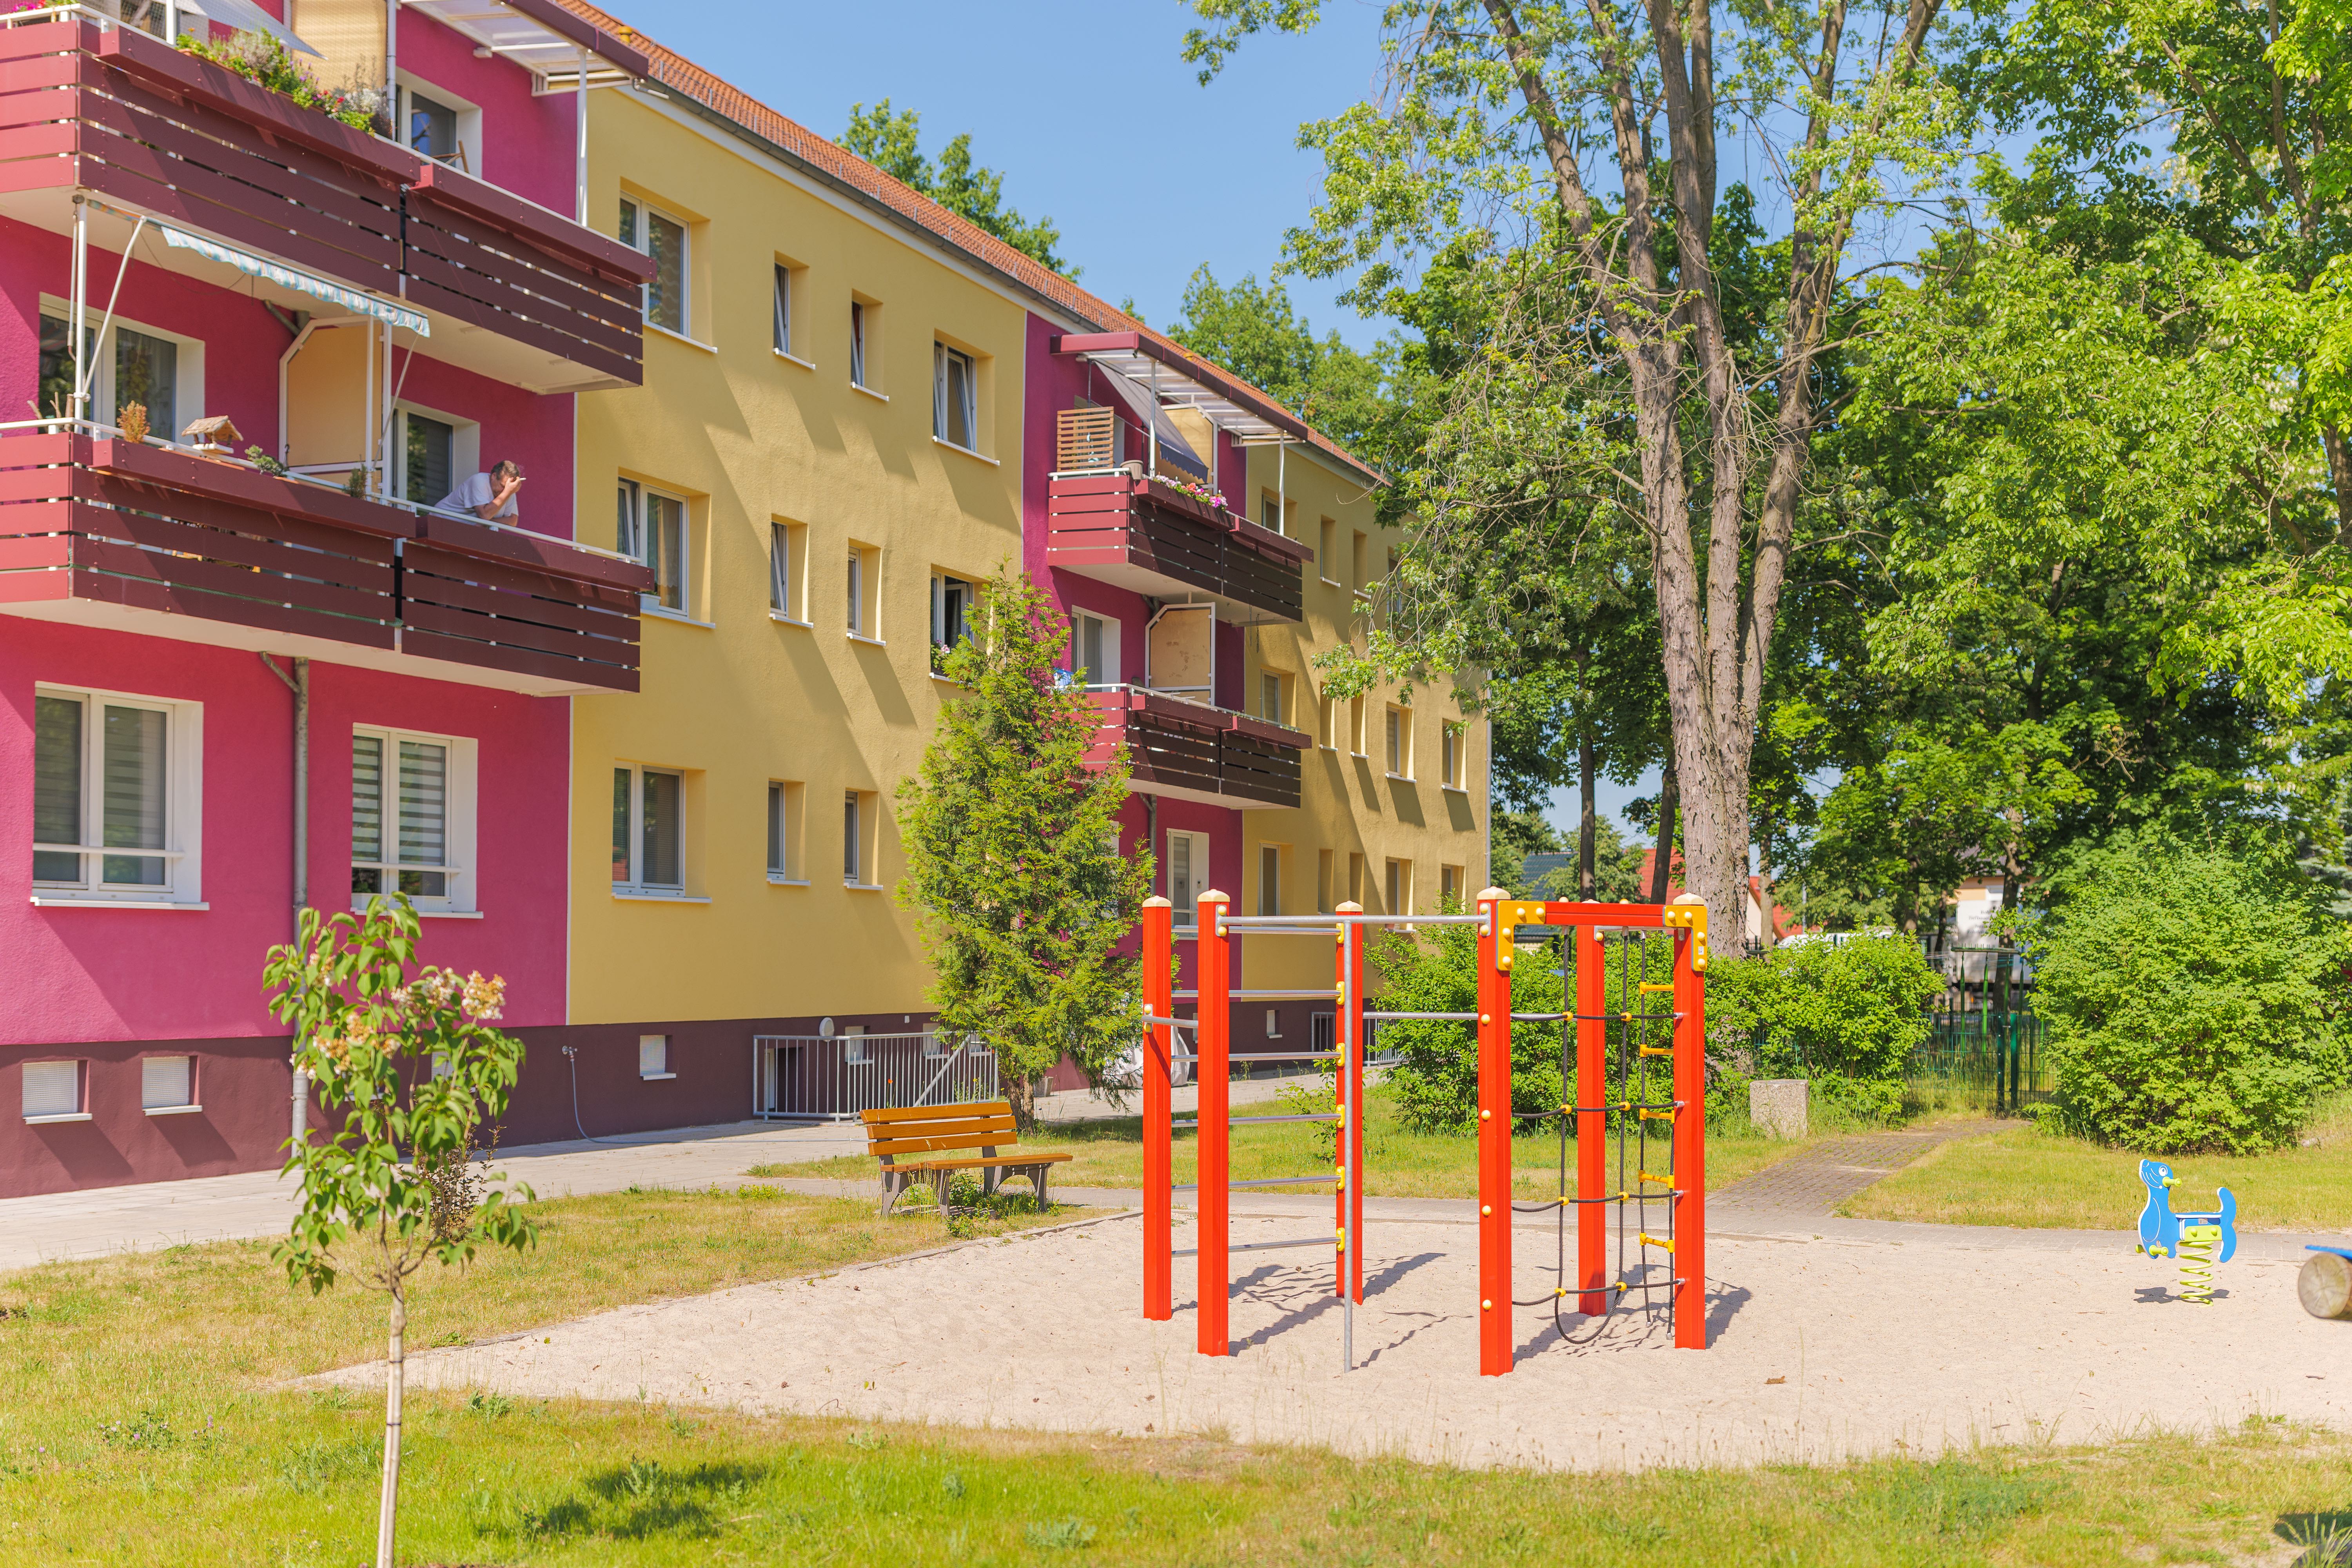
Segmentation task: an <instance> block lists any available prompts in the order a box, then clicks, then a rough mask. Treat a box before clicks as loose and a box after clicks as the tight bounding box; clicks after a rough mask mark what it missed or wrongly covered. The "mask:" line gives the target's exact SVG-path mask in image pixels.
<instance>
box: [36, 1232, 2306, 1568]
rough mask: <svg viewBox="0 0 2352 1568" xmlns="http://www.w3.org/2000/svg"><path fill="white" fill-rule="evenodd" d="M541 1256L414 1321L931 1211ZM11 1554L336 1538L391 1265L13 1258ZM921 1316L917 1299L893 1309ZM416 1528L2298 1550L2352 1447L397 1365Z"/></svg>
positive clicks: (1897, 1548) (371, 1506) (939, 1558)
mask: <svg viewBox="0 0 2352 1568" xmlns="http://www.w3.org/2000/svg"><path fill="white" fill-rule="evenodd" d="M538 1215H539V1218H540V1220H541V1226H542V1235H543V1237H544V1238H545V1239H544V1242H543V1244H542V1246H541V1249H540V1250H539V1251H537V1252H535V1253H531V1254H526V1255H522V1256H520V1257H511V1256H501V1257H498V1258H488V1259H486V1260H485V1261H484V1262H483V1263H482V1264H481V1265H479V1266H478V1267H477V1268H475V1269H474V1270H473V1271H472V1274H471V1276H470V1278H466V1279H457V1278H454V1277H453V1278H447V1279H444V1278H441V1277H438V1276H436V1275H434V1274H427V1275H424V1276H421V1277H420V1288H419V1289H418V1291H417V1295H416V1301H415V1308H414V1309H413V1312H412V1319H411V1329H412V1332H413V1333H414V1334H415V1336H416V1337H417V1339H418V1340H419V1341H420V1342H435V1341H437V1340H445V1339H449V1338H452V1337H455V1338H457V1339H465V1338H478V1337H481V1336H484V1335H487V1334H489V1333H494V1332H505V1331H515V1330H518V1329H524V1328H529V1327H530V1326H532V1325H534V1324H538V1323H541V1322H545V1321H549V1320H551V1319H554V1318H559V1317H570V1316H573V1315H576V1314H578V1313H581V1312H584V1311H588V1310H594V1309H596V1308H600V1307H605V1306H611V1305H614V1304H616V1303H619V1302H623V1301H630V1300H645V1299H647V1298H652V1297H659V1296H663V1295H670V1294H678V1293H683V1292H686V1291H690V1290H700V1289H710V1288H714V1287H721V1286H726V1285H730V1284H737V1283H742V1282H746V1281H749V1280H752V1279H767V1278H775V1277H779V1276H781V1275H783V1274H789V1273H796V1272H808V1271H812V1270H822V1269H825V1268H834V1267H838V1266H840V1265H841V1264H844V1263H846V1262H850V1261H854V1260H857V1259H861V1258H870V1257H880V1256H888V1255H890V1254H892V1253H894V1252H899V1251H905V1250H909V1249H913V1248H918V1247H922V1246H925V1245H927V1244H930V1243H934V1242H936V1241H937V1239H938V1237H939V1231H938V1228H937V1226H936V1225H935V1224H921V1223H908V1224H898V1223H892V1224H889V1225H881V1224H878V1223H877V1222H876V1221H875V1219H874V1217H873V1215H872V1214H871V1212H870V1210H869V1208H868V1207H867V1206H866V1205H863V1204H856V1203H847V1202H836V1201H827V1200H822V1199H813V1198H804V1197H795V1196H790V1195H785V1194H777V1193H774V1192H773V1191H772V1190H768V1191H763V1190H761V1189H758V1188H752V1189H748V1190H746V1191H744V1192H740V1193H731V1192H722V1191H716V1190H714V1191H709V1192H701V1193H658V1192H655V1193H638V1194H612V1195H609V1196H604V1197H595V1198H582V1199H564V1200H557V1201H551V1202H549V1203H546V1204H542V1205H539V1207H538ZM0 1303H5V1304H6V1305H7V1306H9V1307H10V1308H12V1309H14V1310H11V1311H10V1312H9V1313H8V1314H7V1315H6V1316H5V1319H0V1391H5V1394H0V1561H6V1562H10V1563H16V1562H22V1563H64V1562H73V1563H104V1564H125V1565H130V1564H137V1565H140V1568H149V1565H153V1568H182V1565H185V1568H199V1565H202V1568H211V1565H213V1564H215V1563H255V1564H266V1565H268V1568H313V1565H317V1568H325V1565H329V1564H333V1565H335V1568H344V1565H348V1564H351V1563H357V1562H362V1561H365V1560H366V1559H367V1556H368V1552H369V1549H370V1546H371V1544H372V1542H373V1529H374V1513H375V1486H376V1465H377V1460H378V1453H379V1450H378V1444H379V1442H380V1440H381V1422H382V1405H381V1401H380V1398H378V1397H377V1395H376V1394H374V1393H373V1392H372V1391H369V1392H354V1391H349V1390H342V1389H333V1390H324V1391H319V1392H315V1393H313V1392H307V1391H301V1392H298V1391H293V1390H289V1389H287V1388H286V1387H284V1385H283V1383H282V1380H283V1379H285V1378H288V1377H290V1376H294V1375H297V1374H299V1373H307V1372H314V1371H318V1370H321V1369H323V1368H326V1367H329V1366H333V1365H339V1364H344V1363H350V1362H353V1361H358V1360H362V1359H365V1358H368V1357H372V1356H374V1355H376V1354H378V1353H380V1351H381V1334H382V1317H381V1313H380V1311H379V1310H378V1308H379V1307H380V1300H379V1299H377V1298H375V1297H373V1296H371V1295H369V1294H367V1293H365V1292H362V1291H348V1292H346V1291H338V1292H335V1293H332V1294H330V1295H328V1296H326V1297H324V1298H321V1299H319V1300H311V1299H310V1298H309V1297H307V1296H296V1295H294V1294H293V1293H292V1292H290V1291H289V1290H288V1289H286V1287H285V1285H284V1283H283V1279H282V1277H281V1276H280V1275H279V1274H278V1272H277V1271H276V1270H275V1269H274V1268H272V1267H271V1265H270V1264H269V1262H268V1255H267V1248H266V1247H264V1246H262V1245H260V1244H257V1243H225V1244H218V1245H211V1246H205V1247H178V1248H173V1249H172V1250H170V1251H166V1252H159V1253H147V1254H140V1255H135V1256H130V1257H122V1258H106V1259H100V1260H96V1261H87V1262H74V1263H60V1264H52V1265H47V1266H45V1267H43V1268H36V1269H29V1270H25V1271H22V1272H19V1273H16V1274H12V1275H7V1276H0ZM908 1331H909V1332H910V1333H921V1332H929V1331H931V1330H930V1329H929V1328H928V1327H926V1326H925V1325H924V1324H922V1323H918V1322H915V1321H910V1322H909V1324H908ZM404 1468H405V1476H404V1486H403V1498H404V1510H403V1528H402V1542H403V1551H402V1561H403V1562H404V1563H473V1564H510V1563H511V1564H521V1563H531V1564H542V1565H547V1568H568V1565H573V1564H598V1565H604V1564H614V1565H622V1568H635V1565H640V1564H642V1565H647V1568H652V1565H662V1564H686V1563H694V1564H701V1563H727V1562H743V1563H869V1562H890V1563H901V1562H903V1563H945V1564H955V1565H957V1568H964V1565H970V1568H990V1565H994V1564H1013V1563H1058V1562H1062V1561H1065V1560H1069V1561H1073V1562H1076V1561H1086V1560H1092V1561H1099V1562H1106V1563H1141V1564H1160V1563H1166V1564H1178V1563H1229V1562H1251V1563H1271V1564H1298V1565H1300V1568H1307V1565H1310V1564H1311V1565H1314V1568H1326V1565H1329V1564H1369V1563H1393V1562H1403V1561H1412V1562H1416V1563H1428V1564H1433V1565H1450V1564H1505V1563H1528V1562H1540V1563H1547V1564H1552V1563H1557V1564H1560V1565H1562V1568H1580V1565H1583V1564H1592V1565H1595V1568H1602V1565H1605V1568H1622V1565H1623V1564H1625V1563H1628V1562H1633V1561H1640V1562H1642V1563H1659V1564H1673V1563H1767V1562H1771V1563H1790V1562H1794V1563H1805V1564H1809V1565H1812V1564H1825V1565H1829V1568H1845V1565H1854V1568H1863V1565H1868V1568H1877V1565H1889V1568H1892V1565H1906V1568H1907V1565H1913V1564H1917V1565H1922V1568H1924V1565H1927V1564H1939V1565H1940V1564H1969V1563H1994V1562H1998V1563H2047V1564H2053V1565H2060V1568H2065V1565H2073V1564H2092V1563H2114V1562H2117V1561H2127V1560H2137V1561H2147V1562H2159V1563H2162V1562H2235V1561H2241V1560H2243V1559H2246V1558H2253V1559H2256V1560H2259V1561H2264V1562H2269V1563H2278V1564H2284V1563H2286V1562H2288V1561H2290V1560H2292V1559H2293V1558H2294V1556H2295V1555H2296V1554H2297V1552H2299V1551H2301V1550H2303V1549H2304V1548H2305V1546H2306V1545H2308V1544H2310V1543H2313V1542H2324V1541H2326V1540H2329V1539H2332V1532H2333V1531H2334V1526H2335V1523H2336V1521H2342V1520H2344V1519H2345V1518H2346V1517H2347V1514H2346V1510H2347V1504H2352V1445H2347V1443H2346V1442H2345V1441H2344V1440H2343V1439H2342V1438H2340V1437H2336V1436H2328V1435H2325V1434H2320V1433H2315V1432H2307V1431H2303V1430H2299V1429H2294V1428H2289V1427H2287V1426H2284V1425H2281V1424H2278V1423H2273V1422H2259V1421H2258V1422H2252V1423H2249V1424H2248V1426H2246V1427H2245V1428H2244V1429H2242V1430H2241V1431H2239V1432H2236V1433H2233V1434H2231V1435H2229V1436H2224V1437H2221V1438H2217V1439H2211V1440H2207V1441H2202V1442H2199V1441H2191V1440H2189V1439H2187V1438H2179V1437H2158V1438H2150V1439H2146V1440H2140V1441H2135V1442H2131V1443H2127V1444H2123V1445H2119V1446H2116V1447H2110V1448H2106V1449H2083V1450H2048V1449H2045V1450H2033V1451H2015V1450H2009V1451H1995V1452H1987V1453H1981V1454H1974V1455H1969V1456H1965V1457H1961V1458H1951V1459H1946V1460H1942V1461H1938V1462H1936V1463H1932V1464H1923V1463H1914V1462H1906V1461H1896V1460H1888V1461H1879V1462H1873V1463H1867V1464H1857V1465H1847V1466H1841V1467H1835V1468H1820V1469H1814V1468H1795V1467H1790V1468H1768V1469H1759V1470H1725V1471H1664V1472H1657V1473H1653V1474H1649V1475H1643V1476H1632V1477H1627V1476H1545V1475H1536V1474H1528V1473H1520V1472H1495V1473H1481V1472H1465V1471H1457V1470H1449V1469H1444V1468H1435V1467H1427V1466H1417V1465H1412V1464H1407V1463H1403V1462H1401V1461H1377V1462H1371V1463H1362V1464H1358V1463H1351V1462H1349V1461H1347V1460H1344V1459H1341V1458H1336V1457H1333V1456H1331V1455H1329V1454H1326V1453H1320V1452H1317V1451H1313V1450H1307V1449H1289V1448H1266V1449H1247V1448H1242V1447H1236V1446H1234V1445H1231V1444H1226V1443H1222V1442H1215V1441H1209V1440H1205V1439H1196V1438H1189V1437H1181V1436H1180V1437H1169V1438H1142V1439H1129V1438H1115V1437H1096V1436H1067V1435H1047V1434H1037V1433H1023V1432H1013V1431H1001V1430H1000V1431H955V1432H945V1431H941V1430H940V1429H937V1428H925V1427H902V1426H874V1425H870V1424H864V1423H856V1422H845V1421H825V1420H817V1419H807V1418H786V1419H772V1418H761V1417H753V1416H745V1415H732V1414H728V1413H723V1412H710V1411H700V1410H691V1409H684V1408H670V1407H664V1406H660V1405H646V1404H642V1403H635V1402H629V1403H624V1404H621V1405H590V1404H586V1403H583V1402H577V1401H561V1400H559V1401H540V1400H531V1399H515V1398H510V1397H508V1396H504V1395H499V1394H488V1393H473V1394H462V1393H456V1392H451V1393H433V1394H412V1395H411V1398H410V1405H409V1410H408V1426H407V1439H406V1455H405V1459H404Z"/></svg>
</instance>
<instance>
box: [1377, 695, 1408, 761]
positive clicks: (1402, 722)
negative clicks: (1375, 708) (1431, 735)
mask: <svg viewBox="0 0 2352 1568" xmlns="http://www.w3.org/2000/svg"><path fill="white" fill-rule="evenodd" d="M1381 707H1382V710H1383V713H1384V715H1385V716H1384V717H1383V718H1382V719H1381V752H1382V756H1381V762H1382V763H1383V764H1384V765H1385V767H1386V768H1387V770H1388V776H1389V777H1391V778H1392V779H1406V780H1410V779H1411V778H1412V709H1410V708H1407V707H1406V706H1404V704H1402V703H1401V702H1389V703H1383V704H1382V705H1381Z"/></svg>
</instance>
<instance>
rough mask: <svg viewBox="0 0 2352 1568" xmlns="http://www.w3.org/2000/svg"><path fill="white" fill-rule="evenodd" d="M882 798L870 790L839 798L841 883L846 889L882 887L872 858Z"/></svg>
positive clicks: (847, 794)
mask: <svg viewBox="0 0 2352 1568" xmlns="http://www.w3.org/2000/svg"><path fill="white" fill-rule="evenodd" d="M880 800H881V796H879V795H876V794H874V793H873V792H872V791H871V790H855V789H853V790H845V791H843V792H842V796H841V880H842V884H843V885H844V886H845V887H851V888H874V887H879V886H880V885H881V880H880V878H881V869H882V868H880V867H879V866H877V865H876V864H875V863H874V862H875V855H874V838H875V829H876V827H877V826H878V825H879V818H880V816H881V813H880V810H879V803H880Z"/></svg>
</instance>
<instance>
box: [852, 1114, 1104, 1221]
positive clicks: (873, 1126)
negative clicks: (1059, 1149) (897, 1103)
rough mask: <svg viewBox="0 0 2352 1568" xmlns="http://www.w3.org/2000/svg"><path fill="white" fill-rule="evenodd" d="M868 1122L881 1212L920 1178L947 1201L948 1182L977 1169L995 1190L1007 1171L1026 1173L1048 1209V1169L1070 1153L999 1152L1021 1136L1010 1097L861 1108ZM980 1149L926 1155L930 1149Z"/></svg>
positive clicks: (986, 1188)
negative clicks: (878, 1169) (879, 1167)
mask: <svg viewBox="0 0 2352 1568" xmlns="http://www.w3.org/2000/svg"><path fill="white" fill-rule="evenodd" d="M859 1115H861V1116H862V1117H863V1118H864V1119H865V1121H866V1152H867V1153H869V1154H872V1155H874V1156H876V1157H877V1158H878V1159H879V1160H880V1161H881V1162H882V1213H883V1214H884V1215H885V1216H887V1215H888V1214H889V1213H890V1211H891V1210H892V1209H893V1208H894V1207H896V1206H897V1205H898V1198H899V1195H900V1194H903V1193H905V1192H906V1190H907V1189H908V1188H909V1187H911V1186H913V1185H914V1184H916V1183H918V1182H927V1183H929V1184H930V1188H931V1191H932V1192H933V1193H934V1194H936V1195H937V1196H938V1199H939V1205H940V1208H942V1209H945V1208H946V1207H947V1206H948V1184H949V1183H950V1181H952V1180H953V1179H954V1176H955V1173H956V1172H958V1171H978V1172H979V1173H981V1178H980V1179H981V1191H982V1193H994V1192H995V1191H996V1189H997V1185H998V1184H999V1183H1001V1182H1002V1181H1003V1179H1004V1178H1005V1177H1006V1176H1026V1177H1028V1178H1029V1184H1030V1185H1031V1186H1033V1187H1034V1188H1036V1189H1037V1208H1038V1211H1039V1212H1040V1213H1043V1212H1044V1210H1045V1173H1046V1172H1047V1171H1048V1170H1050V1169H1052V1168H1053V1167H1054V1166H1055V1165H1058V1164H1060V1163H1062V1162H1063V1161H1065V1160H1066V1159H1068V1158H1069V1156H1068V1155H1067V1154H1024V1153H1021V1152H1017V1151H1016V1152H1012V1153H1007V1154H999V1153H998V1152H996V1151H997V1148H998V1147H999V1146H1000V1145H1007V1146H1009V1145H1011V1144H1013V1143H1014V1142H1018V1141H1019V1136H1018V1134H1017V1133H1016V1132H1015V1131H1014V1129H1013V1104H1012V1102H1011V1101H1010V1100H983V1101H981V1102H979V1103H977V1104H971V1105H924V1106H916V1107H911V1108H909V1109H907V1110H866V1111H860V1112H859ZM954 1150H962V1151H977V1152H976V1153H972V1152H966V1153H960V1154H952V1155H950V1157H948V1158H943V1159H936V1160H927V1159H924V1158H922V1156H924V1155H926V1154H948V1152H950V1151H954Z"/></svg>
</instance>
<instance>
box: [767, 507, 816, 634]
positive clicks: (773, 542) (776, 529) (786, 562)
mask: <svg viewBox="0 0 2352 1568" xmlns="http://www.w3.org/2000/svg"><path fill="white" fill-rule="evenodd" d="M807 543H808V529H807V528H806V527H805V526H803V525H802V524H800V523H796V522H772V523H770V524H769V525H768V613H769V614H770V615H775V616H783V617H784V618H785V619H786V620H788V621H805V620H807V619H808V606H807V605H805V604H803V602H802V600H803V593H802V584H801V577H800V572H799V568H801V567H802V566H803V565H804V564H805V563H806V562H807V559H808V552H807V550H806V545H807Z"/></svg>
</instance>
